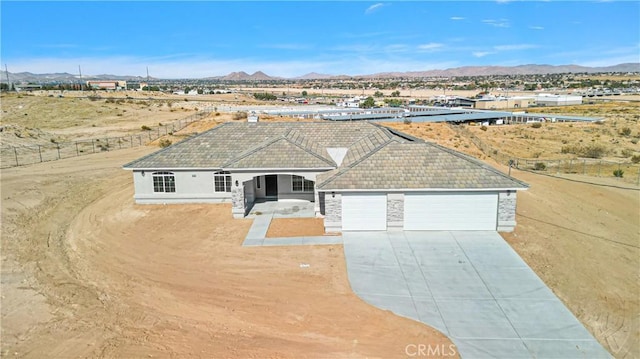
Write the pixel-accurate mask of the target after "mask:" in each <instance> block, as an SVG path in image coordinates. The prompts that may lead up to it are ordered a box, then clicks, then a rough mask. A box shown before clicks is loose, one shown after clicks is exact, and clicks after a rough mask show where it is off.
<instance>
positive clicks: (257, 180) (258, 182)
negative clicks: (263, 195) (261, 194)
mask: <svg viewBox="0 0 640 359" xmlns="http://www.w3.org/2000/svg"><path fill="white" fill-rule="evenodd" d="M256 188H258V189H260V176H258V177H256Z"/></svg>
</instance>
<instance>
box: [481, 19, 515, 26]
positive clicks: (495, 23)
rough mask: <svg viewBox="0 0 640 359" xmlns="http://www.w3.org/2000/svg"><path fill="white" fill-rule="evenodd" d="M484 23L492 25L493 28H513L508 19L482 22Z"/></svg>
mask: <svg viewBox="0 0 640 359" xmlns="http://www.w3.org/2000/svg"><path fill="white" fill-rule="evenodd" d="M482 23H484V24H487V25H491V26H493V27H511V24H509V20H507V19H498V20H495V19H485V20H482Z"/></svg>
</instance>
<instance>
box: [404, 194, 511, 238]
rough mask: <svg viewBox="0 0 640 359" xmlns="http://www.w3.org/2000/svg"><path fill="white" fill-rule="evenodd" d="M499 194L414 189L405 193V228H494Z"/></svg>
mask: <svg viewBox="0 0 640 359" xmlns="http://www.w3.org/2000/svg"><path fill="white" fill-rule="evenodd" d="M497 218H498V194H497V193H481V192H432V193H411V194H408V193H407V194H405V196H404V229H405V230H409V231H411V230H413V231H488V230H490V231H495V230H496V228H497Z"/></svg>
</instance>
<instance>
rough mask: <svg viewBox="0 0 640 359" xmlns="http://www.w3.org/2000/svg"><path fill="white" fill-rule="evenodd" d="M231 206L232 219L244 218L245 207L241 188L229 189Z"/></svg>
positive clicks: (242, 188)
mask: <svg viewBox="0 0 640 359" xmlns="http://www.w3.org/2000/svg"><path fill="white" fill-rule="evenodd" d="M231 206H232V208H231V211H232V213H233V218H244V215H245V206H244V187H243V186H233V187H232V188H231Z"/></svg>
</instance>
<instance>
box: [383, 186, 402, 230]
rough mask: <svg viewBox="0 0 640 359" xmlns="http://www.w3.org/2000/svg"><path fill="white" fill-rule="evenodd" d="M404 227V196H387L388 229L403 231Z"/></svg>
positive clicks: (400, 194) (395, 194)
mask: <svg viewBox="0 0 640 359" xmlns="http://www.w3.org/2000/svg"><path fill="white" fill-rule="evenodd" d="M403 227H404V194H403V193H389V194H387V229H388V230H399V231H401V230H402V229H403Z"/></svg>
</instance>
